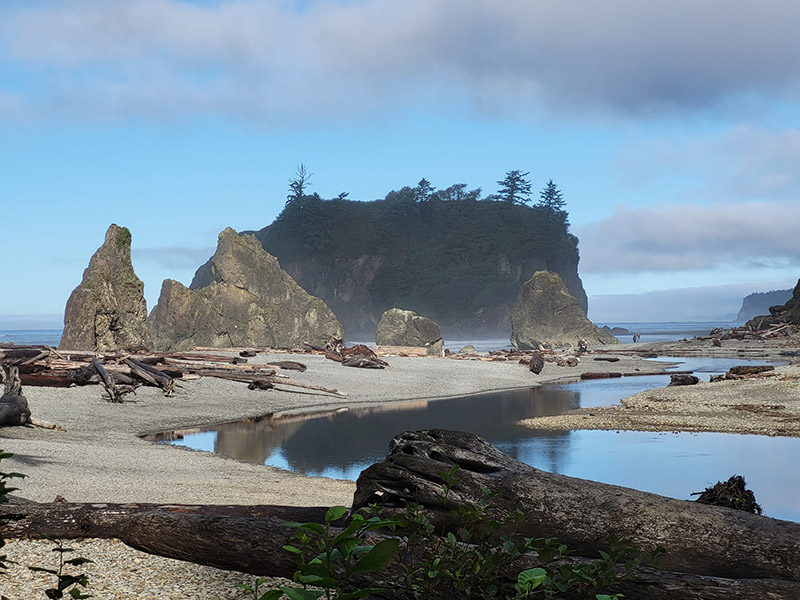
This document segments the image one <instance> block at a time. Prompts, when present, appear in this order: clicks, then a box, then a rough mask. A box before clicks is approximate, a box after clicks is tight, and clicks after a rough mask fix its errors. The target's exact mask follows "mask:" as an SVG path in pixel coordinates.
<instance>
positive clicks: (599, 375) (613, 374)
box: [581, 373, 622, 379]
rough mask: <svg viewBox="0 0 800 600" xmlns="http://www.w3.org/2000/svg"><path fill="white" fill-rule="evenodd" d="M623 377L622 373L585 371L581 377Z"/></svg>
mask: <svg viewBox="0 0 800 600" xmlns="http://www.w3.org/2000/svg"><path fill="white" fill-rule="evenodd" d="M617 377H622V373H583V374H582V375H581V379H615V378H617Z"/></svg>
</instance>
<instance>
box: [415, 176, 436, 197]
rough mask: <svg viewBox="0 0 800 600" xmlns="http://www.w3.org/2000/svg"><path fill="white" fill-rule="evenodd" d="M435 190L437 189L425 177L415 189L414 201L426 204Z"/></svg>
mask: <svg viewBox="0 0 800 600" xmlns="http://www.w3.org/2000/svg"><path fill="white" fill-rule="evenodd" d="M435 190H436V188H435V187H433V186H432V185H431V182H430V181H428V180H427V179H425V178H424V177H423V178H422V179H420V180H419V183H418V184H417V187H415V188H414V199H415V200H416V201H417V202H424V201H425V200H428V199H429V198H430V197H431V194H433V192H434V191H435Z"/></svg>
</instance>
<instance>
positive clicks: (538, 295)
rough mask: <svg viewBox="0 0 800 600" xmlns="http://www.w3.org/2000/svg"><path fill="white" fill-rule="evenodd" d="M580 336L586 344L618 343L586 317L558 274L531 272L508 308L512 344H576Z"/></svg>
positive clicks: (525, 346)
mask: <svg viewBox="0 0 800 600" xmlns="http://www.w3.org/2000/svg"><path fill="white" fill-rule="evenodd" d="M581 339H585V340H586V341H587V342H588V343H589V344H618V343H619V340H617V338H615V337H614V336H613V335H611V333H610V332H608V331H604V330H603V329H601V328H599V327H597V326H596V325H594V324H593V323H592V322H591V321H589V319H588V318H586V313H584V312H583V309H581V307H580V306H579V305H578V303H577V301H576V300H575V298H574V297H573V296H572V295H571V294H570V293H569V291H568V290H567V287H566V286H565V285H564V282H563V281H562V280H561V278H560V277H559V276H558V275H556V274H555V273H550V272H549V271H537V272H536V273H534V274H533V277H531V278H530V280H528V281H527V282H526V283H525V285H523V286H522V290H521V291H520V293H519V296H517V301H516V302H515V303H514V308H513V310H512V312H511V344H512V345H513V346H514V347H515V348H517V349H518V350H532V349H533V350H535V349H537V348H538V347H539V345H540V344H541V345H544V344H551V345H553V346H577V345H578V342H579V341H580V340H581Z"/></svg>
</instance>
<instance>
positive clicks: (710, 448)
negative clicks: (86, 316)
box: [171, 358, 800, 521]
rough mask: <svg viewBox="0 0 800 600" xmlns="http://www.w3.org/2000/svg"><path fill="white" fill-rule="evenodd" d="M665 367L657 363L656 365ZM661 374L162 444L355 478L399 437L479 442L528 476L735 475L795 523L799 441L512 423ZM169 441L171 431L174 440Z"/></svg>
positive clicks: (694, 366) (644, 485)
mask: <svg viewBox="0 0 800 600" xmlns="http://www.w3.org/2000/svg"><path fill="white" fill-rule="evenodd" d="M659 360H667V359H664V358H662V359H659ZM668 360H671V361H674V362H679V363H680V364H679V365H678V366H677V367H676V369H679V370H692V371H694V372H695V374H696V375H698V376H699V377H700V378H701V379H702V380H705V381H708V378H709V376H710V375H712V374H716V373H724V372H726V371H727V370H728V369H729V368H730V367H731V366H733V365H736V364H743V363H744V362H747V363H748V364H765V363H764V362H763V361H742V360H733V359H719V358H672V359H668ZM667 383H669V376H665V375H651V376H638V377H624V378H621V379H600V380H590V381H581V382H576V383H569V384H562V385H548V386H543V387H538V388H531V389H519V390H511V391H502V392H492V393H487V394H480V395H474V396H467V397H463V398H450V399H446V400H431V401H429V400H416V401H408V402H395V403H391V404H389V405H385V406H381V407H370V408H351V409H350V410H348V411H343V412H337V413H334V414H330V413H329V414H326V415H323V416H317V417H311V418H309V417H303V418H299V417H298V418H283V419H279V420H273V419H269V418H263V419H256V420H249V421H246V422H237V423H228V424H225V425H220V426H217V427H215V428H213V429H209V430H205V431H198V430H196V429H195V430H192V432H191V433H190V432H186V433H182V432H175V433H177V434H179V436H178V439H173V440H172V441H171V443H173V444H175V445H179V446H186V447H189V448H192V449H196V450H204V451H210V452H217V453H219V454H223V455H226V456H230V457H233V458H237V459H239V460H246V461H251V462H257V463H263V464H266V465H272V466H275V467H279V468H282V469H287V470H290V471H295V472H299V473H305V474H307V475H312V476H324V477H333V478H341V479H351V480H355V479H356V478H357V477H358V475H359V473H360V472H361V471H362V470H363V469H364V468H366V467H368V466H369V465H371V464H373V463H375V462H379V461H381V460H383V459H384V457H385V456H386V451H387V448H388V445H389V441H390V440H391V438H392V437H393V436H395V435H397V434H398V433H400V432H403V431H415V430H420V429H429V428H442V429H453V430H460V431H470V432H473V433H477V434H478V435H481V436H483V437H485V438H486V439H488V440H489V441H490V442H492V443H493V444H494V445H495V446H497V447H498V448H499V449H500V450H501V451H502V452H503V453H505V454H506V455H508V456H511V457H513V458H515V459H517V460H520V461H522V462H524V463H526V464H529V465H532V466H534V467H537V468H540V469H543V470H546V471H552V472H554V473H560V474H563V475H569V476H572V477H580V478H583V479H591V480H595V481H601V482H604V483H610V484H616V485H622V486H626V487H632V488H636V489H639V490H644V491H648V492H653V493H657V494H662V495H665V496H671V497H674V498H682V499H687V500H688V499H692V496H691V494H692V493H693V492H700V491H702V490H703V489H705V488H706V487H708V486H710V485H713V484H714V483H716V482H717V481H724V480H726V479H728V478H729V477H730V476H732V475H734V474H738V475H743V476H744V477H745V479H746V481H747V484H748V487H749V488H750V489H752V490H753V491H754V492H755V494H756V499H757V501H758V502H759V503H760V504H761V506H762V508H763V510H764V513H765V514H766V515H768V516H771V517H776V518H780V519H787V520H792V521H800V470H799V469H798V468H797V465H798V464H800V439H798V438H785V437H764V436H756V435H739V434H723V433H668V432H667V433H664V432H637V431H538V430H533V429H528V428H526V427H522V426H519V425H516V422H517V421H519V420H521V419H526V418H529V417H536V416H545V415H557V414H562V413H564V412H566V411H568V410H572V409H576V408H581V407H588V406H609V405H613V404H616V403H618V402H619V400H620V399H622V398H625V397H627V396H630V395H633V394H636V393H638V392H640V391H643V390H646V389H652V388H657V387H663V386H665V385H667ZM173 437H174V434H173Z"/></svg>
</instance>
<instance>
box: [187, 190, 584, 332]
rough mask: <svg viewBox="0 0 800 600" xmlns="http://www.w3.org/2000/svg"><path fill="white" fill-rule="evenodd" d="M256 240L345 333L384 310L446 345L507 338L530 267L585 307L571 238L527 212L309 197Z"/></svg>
mask: <svg viewBox="0 0 800 600" xmlns="http://www.w3.org/2000/svg"><path fill="white" fill-rule="evenodd" d="M256 236H257V237H258V238H259V240H260V241H261V243H262V244H263V246H264V248H265V249H266V250H267V252H269V253H270V254H272V255H273V256H275V257H277V258H278V260H280V263H281V265H282V267H283V268H284V269H285V270H286V271H287V272H288V273H289V274H290V275H291V276H292V277H293V278H294V279H295V280H296V281H297V282H298V283H299V284H300V285H302V286H303V288H304V289H306V290H307V291H308V292H309V293H311V294H313V295H315V296H318V297H320V298H322V299H323V300H325V302H326V303H327V304H328V306H330V307H331V308H332V309H333V311H334V312H335V313H336V315H337V316H338V317H339V319H341V321H342V324H343V325H344V328H345V331H346V333H347V335H348V337H359V338H367V337H368V336H370V335H372V334H373V333H374V332H375V327H376V326H377V323H378V321H379V320H380V317H381V315H382V314H383V312H384V311H385V310H386V309H388V308H391V307H393V306H402V307H403V308H406V309H409V310H413V311H415V312H417V313H418V314H421V315H426V316H428V317H430V318H431V319H433V320H435V321H436V322H437V323H438V324H439V325H440V326H441V328H442V331H443V332H444V334H445V336H447V337H453V338H454V339H470V338H475V337H507V336H508V334H509V332H510V318H511V309H512V307H513V304H514V299H515V298H516V297H517V294H518V293H519V291H520V289H521V288H522V284H523V283H525V281H527V280H528V279H530V277H531V276H532V275H533V273H534V272H536V271H540V270H547V271H552V272H554V273H558V274H559V275H560V276H561V278H562V280H563V281H564V283H565V284H566V285H567V288H568V289H569V290H570V293H571V294H572V295H573V296H574V297H575V298H577V299H578V304H579V305H580V306H581V308H583V310H584V312H585V311H586V310H588V309H587V298H586V292H585V291H584V289H583V284H582V283H581V280H580V277H579V276H578V260H579V256H578V251H577V243H578V240H577V238H575V237H574V236H573V235H571V234H570V233H569V232H568V231H567V230H566V227H564V226H561V225H559V226H557V227H553V223H552V222H551V221H548V220H547V219H546V218H543V215H542V213H541V210H540V209H537V208H535V207H531V206H521V205H519V206H518V205H514V206H512V205H509V204H507V203H505V202H492V201H486V202H467V201H453V202H441V201H438V200H424V201H419V199H418V198H416V196H415V195H414V193H413V190H411V189H410V188H409V189H406V188H404V189H403V190H400V191H397V192H391V193H390V194H389V195H388V196H387V198H386V200H378V201H373V202H358V201H349V200H341V199H336V200H331V201H328V200H322V199H321V198H314V197H310V196H309V197H306V198H304V199H303V201H302V202H291V203H289V205H287V207H286V208H285V209H284V211H283V212H282V213H281V215H279V217H278V218H277V219H275V221H274V222H273V223H272V224H271V225H269V226H268V227H265V228H264V229H262V230H260V231H258V232H256ZM202 275H203V274H202V273H200V272H198V276H202Z"/></svg>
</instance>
